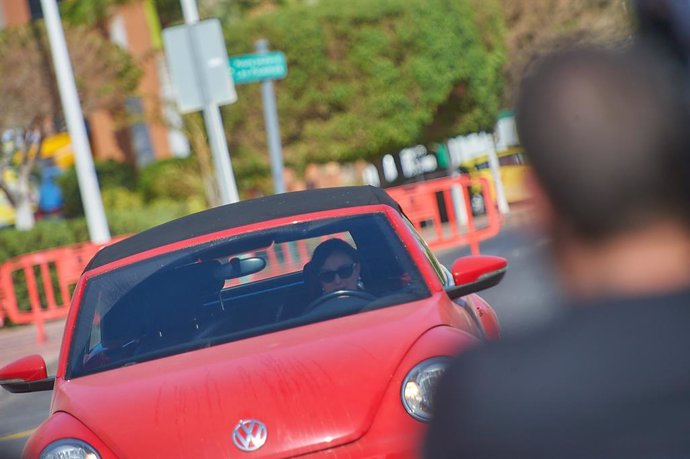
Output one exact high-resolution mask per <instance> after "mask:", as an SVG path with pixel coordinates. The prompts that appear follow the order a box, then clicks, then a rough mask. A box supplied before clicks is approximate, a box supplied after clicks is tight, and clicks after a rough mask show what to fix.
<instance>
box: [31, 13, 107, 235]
mask: <svg viewBox="0 0 690 459" xmlns="http://www.w3.org/2000/svg"><path fill="white" fill-rule="evenodd" d="M41 6H42V8H43V16H44V17H45V22H46V29H47V31H48V39H49V42H50V49H51V52H52V54H53V64H54V65H55V76H56V77H57V81H58V88H59V90H60V98H61V100H62V109H63V110H64V112H65V121H66V122H67V129H68V130H69V135H70V138H71V139H72V145H73V146H74V154H75V162H76V170H77V179H78V181H79V193H80V194H81V199H82V202H83V203H84V214H85V215H86V223H87V226H88V230H89V238H90V239H91V242H93V243H95V244H101V243H105V242H108V241H110V230H109V229H108V221H107V219H106V216H105V210H104V209H103V201H102V200H101V190H100V188H99V187H98V177H97V176H96V169H95V167H94V164H93V157H92V155H91V146H90V145H89V141H88V138H87V136H86V126H84V115H83V113H82V110H81V106H80V105H79V95H78V93H77V86H76V84H75V83H74V73H73V72H72V65H71V64H70V60H69V54H68V52H67V43H66V42H65V35H64V31H63V30H62V23H61V22H60V13H59V11H58V8H57V4H56V3H55V0H41Z"/></svg>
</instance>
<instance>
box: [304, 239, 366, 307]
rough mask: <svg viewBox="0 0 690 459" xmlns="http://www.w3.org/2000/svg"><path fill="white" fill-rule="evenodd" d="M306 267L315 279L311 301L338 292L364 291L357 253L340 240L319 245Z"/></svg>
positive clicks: (329, 240)
mask: <svg viewBox="0 0 690 459" xmlns="http://www.w3.org/2000/svg"><path fill="white" fill-rule="evenodd" d="M308 265H309V271H311V273H312V274H313V276H314V277H315V278H316V282H315V283H314V287H313V288H312V290H313V291H312V292H311V295H310V296H311V298H312V299H315V298H318V297H319V296H320V295H323V294H326V293H330V292H335V291H338V290H350V291H353V290H354V291H357V290H364V284H363V283H362V279H361V277H360V274H361V265H360V261H359V253H357V250H356V249H355V248H354V247H352V246H351V245H350V244H348V243H347V242H345V241H343V240H342V239H328V240H326V241H324V242H322V243H321V244H319V245H318V246H317V247H316V249H314V253H313V254H312V258H311V261H310V262H309V263H308Z"/></svg>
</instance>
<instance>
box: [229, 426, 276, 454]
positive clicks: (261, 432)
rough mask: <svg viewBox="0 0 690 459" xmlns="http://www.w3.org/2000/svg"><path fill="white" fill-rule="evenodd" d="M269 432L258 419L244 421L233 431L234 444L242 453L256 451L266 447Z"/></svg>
mask: <svg viewBox="0 0 690 459" xmlns="http://www.w3.org/2000/svg"><path fill="white" fill-rule="evenodd" d="M266 438H268V431H267V430H266V426H265V425H264V423H263V422H261V421H257V420H256V419H246V420H245V419H243V420H241V421H240V422H238V423H237V425H236V426H235V429H234V430H233V431H232V442H233V443H234V444H235V446H237V448H238V449H240V450H242V451H256V450H257V449H259V448H261V447H262V446H264V443H266Z"/></svg>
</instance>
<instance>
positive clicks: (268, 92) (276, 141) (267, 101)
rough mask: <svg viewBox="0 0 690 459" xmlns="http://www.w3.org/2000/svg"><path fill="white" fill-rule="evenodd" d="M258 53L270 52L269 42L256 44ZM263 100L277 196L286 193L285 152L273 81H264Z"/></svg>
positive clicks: (262, 88) (262, 83)
mask: <svg viewBox="0 0 690 459" xmlns="http://www.w3.org/2000/svg"><path fill="white" fill-rule="evenodd" d="M256 52H257V53H259V54H266V53H267V52H268V40H258V41H257V42H256ZM261 99H262V101H263V104H264V123H266V137H267V139H268V152H269V154H270V157H271V172H272V174H273V189H274V192H275V194H279V193H285V181H284V180H283V150H282V147H281V145H280V127H279V125H278V109H277V108H276V95H275V91H274V90H273V80H264V81H262V82H261Z"/></svg>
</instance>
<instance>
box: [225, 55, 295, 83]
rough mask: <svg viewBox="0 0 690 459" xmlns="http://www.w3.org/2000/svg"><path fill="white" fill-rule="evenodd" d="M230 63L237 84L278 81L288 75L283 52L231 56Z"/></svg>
mask: <svg viewBox="0 0 690 459" xmlns="http://www.w3.org/2000/svg"><path fill="white" fill-rule="evenodd" d="M228 61H229V64H230V70H232V79H233V81H234V82H235V84H244V83H253V82H256V81H262V80H278V79H281V78H285V76H286V75H287V61H286V59H285V54H284V53H283V52H281V51H271V52H269V53H265V54H244V55H241V56H231V57H230V58H229V59H228Z"/></svg>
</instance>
